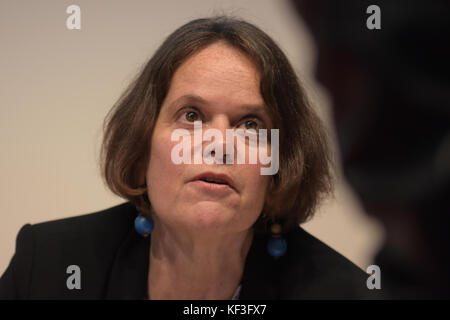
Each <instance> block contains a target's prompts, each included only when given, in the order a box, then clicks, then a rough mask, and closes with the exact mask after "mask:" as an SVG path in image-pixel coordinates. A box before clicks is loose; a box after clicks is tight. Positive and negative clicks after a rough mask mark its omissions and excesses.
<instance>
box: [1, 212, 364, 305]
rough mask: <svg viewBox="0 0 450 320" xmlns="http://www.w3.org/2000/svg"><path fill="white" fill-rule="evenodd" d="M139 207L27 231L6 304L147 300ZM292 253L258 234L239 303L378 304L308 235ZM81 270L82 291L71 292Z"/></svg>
mask: <svg viewBox="0 0 450 320" xmlns="http://www.w3.org/2000/svg"><path fill="white" fill-rule="evenodd" d="M137 215H138V212H137V211H136V209H135V207H134V206H133V205H131V204H130V203H124V204H121V205H118V206H115V207H112V208H109V209H106V210H103V211H100V212H96V213H92V214H87V215H82V216H78V217H72V218H66V219H61V220H55V221H49V222H45V223H39V224H35V225H30V224H27V225H25V226H23V227H22V229H21V230H20V232H19V234H18V236H17V241H16V252H15V254H14V256H13V258H12V260H11V262H10V264H9V266H8V268H7V270H6V271H5V273H4V274H3V276H2V277H1V278H0V299H145V298H146V297H147V278H148V269H149V251H150V241H151V237H146V238H145V237H142V236H140V235H139V234H138V233H137V232H136V231H135V229H134V219H135V218H136V216H137ZM285 237H286V240H287V244H288V245H287V252H286V254H285V255H284V256H283V257H281V258H278V259H275V258H273V257H271V256H270V255H269V254H268V252H267V241H268V240H269V236H267V235H261V234H255V237H254V239H253V242H252V246H251V248H250V250H249V253H248V256H247V259H246V263H245V268H244V273H243V277H242V281H241V285H242V289H241V293H240V297H239V298H240V299H242V300H245V299H359V298H371V296H370V292H369V291H370V290H369V289H367V287H366V280H367V278H368V275H367V274H366V273H365V272H363V271H362V270H361V269H359V268H358V267H357V266H356V265H354V264H353V263H352V262H350V261H349V260H347V259H346V258H344V257H343V256H342V255H340V254H339V253H337V252H336V251H334V250H333V249H331V248H329V247H328V246H327V245H325V244H324V243H322V242H321V241H319V240H318V239H316V238H314V237H313V236H312V235H310V234H309V233H307V232H306V231H305V230H303V229H302V228H297V229H295V230H293V231H291V232H289V233H288V234H286V235H285ZM70 265H76V266H79V268H80V271H81V273H80V276H81V288H80V289H76V288H75V289H71V290H70V289H68V286H67V284H66V282H67V279H68V277H70V276H71V273H67V267H68V266H70Z"/></svg>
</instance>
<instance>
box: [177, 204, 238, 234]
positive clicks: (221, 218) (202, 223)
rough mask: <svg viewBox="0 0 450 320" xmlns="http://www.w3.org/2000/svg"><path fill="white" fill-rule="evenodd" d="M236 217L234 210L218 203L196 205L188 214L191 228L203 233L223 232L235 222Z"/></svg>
mask: <svg viewBox="0 0 450 320" xmlns="http://www.w3.org/2000/svg"><path fill="white" fill-rule="evenodd" d="M234 216H235V214H234V210H233V209H231V208H230V207H227V206H224V205H223V204H221V203H218V202H216V201H202V202H199V203H196V204H195V205H193V206H192V207H191V208H189V209H188V210H187V212H186V218H187V219H189V221H187V223H188V224H189V226H190V227H192V228H193V229H201V230H203V231H207V230H211V231H214V230H217V229H219V230H221V229H223V228H224V227H225V226H226V225H227V224H229V223H230V222H231V220H233V218H234Z"/></svg>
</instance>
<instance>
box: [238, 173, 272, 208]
mask: <svg viewBox="0 0 450 320" xmlns="http://www.w3.org/2000/svg"><path fill="white" fill-rule="evenodd" d="M260 168H261V166H259V165H253V166H252V165H247V166H246V168H244V170H243V171H242V175H241V176H242V177H244V176H245V179H244V181H246V197H247V202H248V203H249V205H251V206H255V207H257V208H258V209H262V207H263V205H264V199H265V197H266V196H267V195H266V189H267V187H268V185H269V181H270V179H271V176H267V175H261V171H260Z"/></svg>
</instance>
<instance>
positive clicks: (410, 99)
mask: <svg viewBox="0 0 450 320" xmlns="http://www.w3.org/2000/svg"><path fill="white" fill-rule="evenodd" d="M292 2H293V4H294V7H295V8H296V9H297V12H298V13H299V14H300V15H301V17H302V18H303V19H304V21H305V22H306V24H307V25H308V26H309V28H310V31H311V32H312V34H313V36H314V38H315V42H316V45H317V49H318V64H317V69H316V76H317V78H318V80H319V81H320V82H321V83H322V84H323V85H324V86H325V87H326V88H327V89H328V90H329V92H330V93H331V96H332V98H333V104H334V108H333V110H334V120H335V125H336V129H337V134H338V139H339V144H340V149H341V155H342V164H343V169H344V174H345V176H346V178H347V180H348V181H349V183H350V184H351V185H352V186H353V188H354V190H355V191H356V192H357V194H358V195H359V197H360V199H361V200H362V203H363V205H364V207H365V209H366V210H367V212H368V213H369V214H371V215H373V216H375V217H376V218H377V219H379V221H381V223H382V224H383V225H384V227H385V231H386V239H385V243H384V245H383V247H382V249H381V250H380V251H379V252H378V254H377V255H376V257H375V259H374V264H377V265H378V266H379V267H380V269H381V290H380V292H383V295H384V297H385V298H394V299H397V298H400V299H403V298H412V299H415V298H419V299H421V298H425V299H427V298H449V297H450V293H449V292H450V281H449V279H450V263H449V262H450V258H449V257H450V236H449V235H450V228H449V227H450V223H449V222H450V218H449V216H450V80H449V79H450V68H449V63H448V61H449V60H450V50H449V43H450V2H449V1H415V0H395V1H394V0H389V1H370V2H369V1H364V0H346V1H336V0H297V1H295V0H293V1H292ZM369 5H378V6H379V8H380V9H381V29H379V30H377V29H374V30H369V29H368V28H367V26H366V20H367V19H368V18H369V17H370V16H371V14H370V13H366V10H367V8H368V7H369Z"/></svg>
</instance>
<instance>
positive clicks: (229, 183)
mask: <svg viewBox="0 0 450 320" xmlns="http://www.w3.org/2000/svg"><path fill="white" fill-rule="evenodd" d="M192 181H193V182H194V181H201V182H203V183H206V184H208V185H210V186H216V189H220V188H231V189H233V190H235V191H236V188H235V186H234V182H233V180H232V179H231V178H230V177H229V176H228V175H226V174H221V173H214V172H211V171H208V172H203V173H201V174H199V175H198V176H196V177H195V178H194V179H192Z"/></svg>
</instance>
